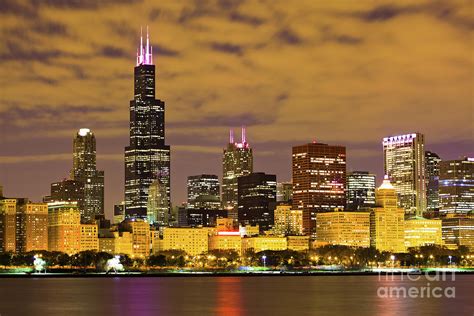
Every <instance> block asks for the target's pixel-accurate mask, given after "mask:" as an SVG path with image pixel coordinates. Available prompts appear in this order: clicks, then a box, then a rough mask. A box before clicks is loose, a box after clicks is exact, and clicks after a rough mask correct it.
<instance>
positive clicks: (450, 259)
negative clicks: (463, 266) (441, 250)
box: [448, 255, 453, 265]
mask: <svg viewBox="0 0 474 316" xmlns="http://www.w3.org/2000/svg"><path fill="white" fill-rule="evenodd" d="M448 259H449V265H451V263H452V259H453V256H451V255H450V256H448Z"/></svg>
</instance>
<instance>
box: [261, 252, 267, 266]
mask: <svg viewBox="0 0 474 316" xmlns="http://www.w3.org/2000/svg"><path fill="white" fill-rule="evenodd" d="M262 260H263V267H264V268H265V267H266V264H267V256H265V255H263V256H262Z"/></svg>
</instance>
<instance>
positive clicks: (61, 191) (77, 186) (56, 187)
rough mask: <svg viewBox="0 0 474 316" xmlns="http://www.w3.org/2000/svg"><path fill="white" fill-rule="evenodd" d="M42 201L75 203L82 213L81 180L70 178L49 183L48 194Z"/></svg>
mask: <svg viewBox="0 0 474 316" xmlns="http://www.w3.org/2000/svg"><path fill="white" fill-rule="evenodd" d="M44 202H48V203H49V202H65V203H76V206H77V208H78V209H79V211H80V212H81V215H82V214H84V204H85V202H84V185H83V183H82V182H81V181H78V180H71V179H64V180H63V181H60V182H54V183H51V192H50V195H49V196H47V197H45V198H44Z"/></svg>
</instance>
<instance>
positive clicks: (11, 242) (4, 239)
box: [0, 198, 17, 252]
mask: <svg viewBox="0 0 474 316" xmlns="http://www.w3.org/2000/svg"><path fill="white" fill-rule="evenodd" d="M16 204H17V200H16V199H7V198H2V199H0V252H15V251H16V207H17V206H16Z"/></svg>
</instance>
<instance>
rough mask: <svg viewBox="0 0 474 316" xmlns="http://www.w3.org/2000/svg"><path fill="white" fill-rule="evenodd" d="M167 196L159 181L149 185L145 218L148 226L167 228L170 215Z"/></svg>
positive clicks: (162, 184)
mask: <svg viewBox="0 0 474 316" xmlns="http://www.w3.org/2000/svg"><path fill="white" fill-rule="evenodd" d="M167 194H168V193H167V187H166V184H165V183H163V182H162V181H160V180H159V179H156V180H154V181H153V182H152V183H151V184H150V187H149V189H148V203H147V218H148V222H149V223H150V224H157V225H158V226H168V224H169V222H170V216H171V214H170V205H169V204H168V203H169V201H168V198H167Z"/></svg>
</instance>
